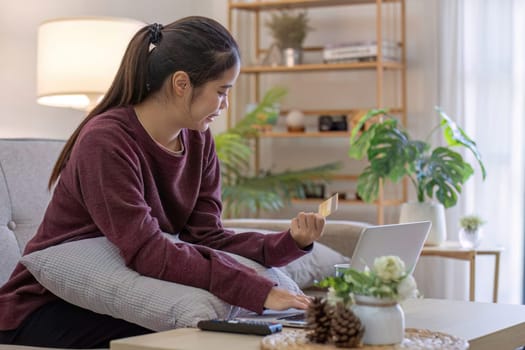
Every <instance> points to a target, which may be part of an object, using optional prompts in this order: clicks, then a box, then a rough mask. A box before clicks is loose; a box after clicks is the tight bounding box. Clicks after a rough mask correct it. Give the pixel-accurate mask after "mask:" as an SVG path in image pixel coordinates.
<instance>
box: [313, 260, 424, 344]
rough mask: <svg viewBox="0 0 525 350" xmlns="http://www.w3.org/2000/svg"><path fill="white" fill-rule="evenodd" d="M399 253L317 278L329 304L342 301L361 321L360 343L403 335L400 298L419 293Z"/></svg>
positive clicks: (395, 340) (388, 341)
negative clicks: (362, 326) (338, 274)
mask: <svg viewBox="0 0 525 350" xmlns="http://www.w3.org/2000/svg"><path fill="white" fill-rule="evenodd" d="M407 271H409V270H407V269H406V267H405V263H404V262H403V260H401V259H400V258H399V257H398V256H392V255H388V256H381V257H378V258H376V259H374V264H373V266H372V268H368V267H367V268H365V270H364V271H358V270H355V269H352V268H349V269H344V270H343V271H342V274H341V275H340V276H333V277H328V278H325V279H324V280H322V281H321V282H319V286H320V287H328V293H327V300H328V301H329V303H331V304H332V305H335V304H337V303H343V304H345V305H347V306H349V305H352V303H353V305H352V306H351V308H352V311H353V312H354V313H355V314H356V315H357V317H359V319H360V320H361V323H362V324H363V325H364V336H363V343H364V344H369V345H387V344H398V343H401V342H402V341H403V339H404V332H405V316H404V312H403V309H402V308H401V306H400V305H399V302H400V301H403V300H405V299H407V298H415V297H418V296H419V292H418V290H417V285H416V281H415V280H414V277H413V276H412V274H411V273H409V272H407Z"/></svg>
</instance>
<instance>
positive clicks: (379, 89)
mask: <svg viewBox="0 0 525 350" xmlns="http://www.w3.org/2000/svg"><path fill="white" fill-rule="evenodd" d="M385 4H398V5H399V9H398V11H399V15H398V16H399V26H400V28H399V29H400V38H399V39H396V43H397V45H398V46H399V48H400V51H401V55H400V60H399V61H392V60H388V59H385V58H383V55H382V45H378V47H377V59H376V60H374V61H364V62H348V63H323V62H319V63H306V64H298V65H295V66H292V67H288V66H284V65H282V66H281V65H279V66H262V65H248V66H244V67H242V68H241V74H243V75H247V76H251V79H252V84H251V86H252V88H251V89H252V90H253V91H251V92H250V93H251V94H252V95H253V96H256V98H260V97H261V91H260V85H261V84H260V83H261V82H260V78H261V75H263V74H309V73H311V72H321V73H322V72H330V71H341V72H352V71H370V74H371V75H373V76H374V78H371V80H370V81H374V82H375V90H376V91H375V95H376V96H375V104H374V105H371V106H365V107H363V106H360V107H362V108H360V109H361V110H363V109H370V108H388V109H389V110H390V111H391V112H392V113H394V114H397V115H399V119H400V122H401V123H402V124H403V125H406V47H405V45H406V44H405V43H406V33H405V11H406V9H405V0H280V1H260V0H252V1H250V2H244V1H235V0H229V2H228V26H229V28H230V30H231V31H232V33H233V34H234V35H236V34H238V33H236V31H235V29H234V15H236V14H242V13H243V12H244V13H246V12H248V13H250V15H251V16H252V19H253V20H252V21H251V23H252V25H253V29H252V30H250V32H251V33H249V34H248V35H251V38H253V40H251V41H250V42H251V43H252V46H253V47H252V49H253V50H254V54H255V57H261V55H263V54H264V53H266V52H267V51H268V49H267V48H263V47H261V35H262V33H261V28H262V26H263V23H262V21H261V14H262V12H265V11H273V10H286V9H310V8H312V9H313V8H326V7H335V6H355V5H368V6H375V22H376V23H375V31H376V33H375V34H376V35H375V42H376V43H382V42H383V23H382V22H383V5H385ZM236 24H237V23H236ZM238 31H239V32H241V31H242V30H241V29H238ZM243 34H244V35H246V33H243ZM322 49H323V48H322V47H305V48H304V51H306V52H308V51H321V50H322ZM385 71H393V72H398V73H399V75H400V84H399V85H400V86H399V87H398V88H397V90H396V91H399V96H400V102H399V105H395V106H385V105H384V89H385V81H384V79H385V76H384V75H385ZM372 79H373V80H372ZM349 107H350V108H348V110H347V111H349V113H344V112H343V113H333V115H339V114H350V111H355V110H357V108H355V107H354V108H352V106H349ZM329 110H330V109H329V108H325V109H321V108H317V109H316V110H308V109H302V112H303V113H304V114H305V116H309V115H316V114H317V115H322V114H331V113H330V112H329ZM327 111H328V113H322V112H327ZM333 111H338V112H341V111H343V110H341V109H333ZM344 111H346V110H344ZM228 117H229V118H228V122H227V126H228V127H231V126H232V125H233V122H232V120H231V116H230V114H229V115H228ZM349 128H350V125H349ZM349 136H350V131H334V132H311V131H308V132H303V133H301V132H281V131H266V132H263V133H261V134H260V136H259V138H257V139H256V142H255V148H256V157H255V158H256V159H255V165H254V166H255V170H256V171H259V167H260V162H259V157H260V156H259V149H260V140H261V139H272V138H273V139H282V138H291V139H293V138H327V139H328V138H331V139H334V138H348V137H349ZM339 177H340V178H345V179H344V181H354V182H355V180H356V179H357V174H341V176H339ZM402 192H403V194H402V198H400V199H386V198H385V196H384V191H383V186H381V190H380V195H379V198H378V200H377V201H376V202H375V203H370V204H368V203H364V202H362V201H359V200H344V201H341V203H343V204H348V205H375V206H376V208H377V215H376V217H377V219H376V221H377V224H383V223H384V209H385V207H387V206H394V205H399V204H401V203H403V202H405V201H406V200H407V185H406V181H404V182H403V191H402ZM294 202H296V203H300V202H301V200H297V201H294Z"/></svg>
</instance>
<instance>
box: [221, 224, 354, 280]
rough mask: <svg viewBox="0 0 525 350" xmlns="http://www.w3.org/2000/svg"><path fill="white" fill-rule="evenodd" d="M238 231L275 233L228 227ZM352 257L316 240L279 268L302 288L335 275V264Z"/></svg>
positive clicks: (344, 262) (345, 262)
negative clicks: (298, 255) (302, 253)
mask: <svg viewBox="0 0 525 350" xmlns="http://www.w3.org/2000/svg"><path fill="white" fill-rule="evenodd" d="M228 229H229V230H232V231H234V232H236V233H240V232H247V231H257V232H260V233H265V234H268V233H275V231H269V230H259V229H257V230H255V229H250V228H243V227H235V228H228ZM349 262H350V259H349V258H348V257H346V256H344V255H342V254H340V253H338V252H336V251H335V250H333V249H332V248H330V247H327V246H326V245H324V244H322V243H319V242H315V243H314V247H313V249H312V251H311V252H310V253H309V254H306V255H304V256H302V257H300V258H299V259H297V260H294V261H292V262H291V263H289V264H288V265H286V266H283V267H280V268H279V269H280V270H281V271H283V272H284V273H285V274H287V275H288V276H289V277H290V278H291V279H293V280H294V281H295V283H297V285H298V286H299V287H300V288H307V287H311V286H313V285H314V284H315V283H316V282H318V281H321V280H322V279H324V278H325V277H329V276H333V275H334V274H335V267H334V265H335V264H348V263H349Z"/></svg>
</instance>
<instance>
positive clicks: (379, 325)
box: [352, 295, 405, 345]
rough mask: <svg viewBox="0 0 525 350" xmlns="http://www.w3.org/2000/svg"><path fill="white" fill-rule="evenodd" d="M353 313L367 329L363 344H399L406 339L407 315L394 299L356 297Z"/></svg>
mask: <svg viewBox="0 0 525 350" xmlns="http://www.w3.org/2000/svg"><path fill="white" fill-rule="evenodd" d="M352 311H353V312H354V314H355V315H356V316H357V317H359V319H360V320H361V323H362V324H363V325H364V327H365V333H364V335H363V344H365V345H391V344H399V343H401V342H402V341H403V339H404V337H405V313H404V311H403V309H402V308H401V305H399V303H398V302H397V301H395V300H393V299H382V298H376V297H371V296H364V295H356V296H355V304H354V305H353V306H352Z"/></svg>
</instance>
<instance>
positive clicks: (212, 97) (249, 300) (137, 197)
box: [0, 17, 324, 348]
mask: <svg viewBox="0 0 525 350" xmlns="http://www.w3.org/2000/svg"><path fill="white" fill-rule="evenodd" d="M239 69H240V59H239V50H238V47H237V44H236V43H235V41H234V39H233V38H232V37H231V35H230V34H229V33H228V31H227V30H226V29H225V28H224V27H223V26H221V25H220V24H219V23H217V22H215V21H214V20H211V19H208V18H203V17H188V18H184V19H181V20H178V21H176V22H174V23H172V24H170V25H167V26H166V27H163V26H161V25H159V24H152V25H149V26H146V27H144V28H142V29H141V30H140V31H139V32H138V33H137V34H136V35H135V36H134V38H133V39H132V40H131V42H130V44H129V46H128V49H127V51H126V53H125V55H124V58H123V60H122V64H121V66H120V68H119V71H118V73H117V75H116V77H115V80H114V82H113V84H112V86H111V88H110V89H109V91H108V93H107V94H106V96H105V97H104V99H103V100H102V101H101V102H100V103H99V104H98V105H97V106H96V107H95V109H94V110H93V111H92V112H91V113H89V115H88V116H87V117H86V119H85V120H84V121H83V122H82V123H81V124H80V126H79V127H78V128H77V129H76V130H75V132H74V133H73V135H72V136H71V138H70V139H69V140H68V142H67V143H66V145H65V147H64V149H63V150H62V153H61V155H60V157H59V159H58V161H57V163H56V165H55V168H54V170H53V173H52V175H51V178H50V181H49V186H50V188H51V187H52V186H54V185H55V184H56V187H55V189H54V193H53V197H52V199H51V201H50V203H49V206H48V208H47V210H46V213H45V216H44V219H43V221H42V223H41V225H40V227H39V229H38V231H37V233H36V235H35V236H34V238H33V239H32V240H31V241H30V242H29V243H28V245H27V247H26V250H25V253H26V254H28V253H31V252H33V251H35V250H40V249H44V248H47V247H49V246H52V245H56V244H60V243H62V242H65V241H71V240H79V239H85V238H91V237H97V236H102V235H104V236H106V237H107V239H108V240H109V241H111V242H112V243H113V244H114V245H116V246H117V247H118V248H119V250H120V252H121V255H122V256H123V257H124V259H125V261H126V264H127V265H128V266H129V267H130V268H132V269H134V270H136V271H137V272H139V273H140V274H142V275H145V276H149V277H154V278H158V279H163V280H167V281H173V282H177V283H181V284H186V285H190V286H194V287H199V288H203V289H206V290H209V291H210V292H211V293H213V294H215V295H216V296H218V297H219V298H221V299H223V300H225V301H226V302H228V303H231V304H234V305H238V306H241V307H244V308H247V309H250V310H253V311H256V312H262V311H263V309H264V308H269V309H276V310H282V309H287V308H290V307H294V308H300V309H304V308H306V307H307V306H308V304H309V299H308V298H307V297H305V296H303V295H295V294H293V293H291V292H289V291H287V290H284V289H280V288H277V287H275V286H274V284H273V282H272V281H269V280H267V279H265V278H263V277H260V276H258V275H257V274H255V273H254V272H253V271H252V270H251V269H248V268H246V267H244V266H242V265H240V264H239V263H237V262H236V261H235V260H233V259H232V258H230V257H228V256H227V255H226V254H221V253H217V252H216V251H214V249H217V250H224V251H228V252H232V253H236V254H239V255H243V256H245V257H248V258H251V259H253V260H256V261H258V262H260V263H261V264H264V265H266V266H281V265H285V264H287V263H289V262H290V261H292V260H294V259H296V258H298V257H300V256H302V255H304V254H305V253H307V252H308V251H309V250H310V249H311V245H312V243H313V242H314V241H315V240H316V239H318V238H319V237H320V236H321V234H322V231H323V227H324V219H323V218H322V217H321V216H320V215H318V214H314V213H308V214H307V213H300V214H299V215H298V216H297V217H295V218H294V219H293V220H292V221H291V228H290V230H288V231H286V232H282V233H279V234H275V235H263V234H259V233H254V232H250V233H242V234H233V233H232V232H230V231H227V230H224V229H223V227H222V224H221V221H220V215H221V209H222V206H221V201H220V171H219V162H218V159H217V155H216V153H215V149H214V143H213V138H212V135H211V133H210V131H209V129H208V127H209V124H210V123H212V122H213V121H214V119H215V118H217V117H218V116H219V115H220V113H221V112H222V111H223V110H224V109H226V108H227V107H228V99H227V98H228V93H229V91H230V89H231V88H232V86H233V85H234V83H235V81H236V79H237V76H238V74H239ZM162 232H171V233H178V234H179V237H180V238H181V239H182V240H184V241H186V242H189V243H193V245H188V244H174V243H171V242H170V241H169V240H168V239H166V238H165V237H164V236H163V235H162ZM212 271H213V273H212ZM148 332H150V330H148V329H145V328H142V327H139V326H137V325H135V324H131V323H128V322H126V321H124V320H118V319H114V318H112V317H110V316H107V315H100V314H97V313H94V312H91V311H89V310H84V309H81V308H78V307H76V306H74V305H71V304H68V303H67V302H65V301H63V300H60V299H58V298H57V297H56V296H54V295H52V294H51V293H50V292H49V291H47V290H46V289H45V288H44V287H42V286H41V285H40V284H38V282H37V281H36V280H35V279H34V278H33V276H32V275H31V274H30V273H29V272H28V271H27V270H26V269H25V267H24V266H22V265H21V264H18V266H17V267H16V269H15V271H14V272H13V275H12V276H11V278H10V280H9V281H8V282H7V283H6V285H4V286H3V287H2V289H0V343H2V342H3V343H10V344H23V345H38V346H53V347H84V348H90V347H107V346H108V344H109V341H110V340H111V339H115V338H122V337H127V336H133V335H139V334H144V333H148Z"/></svg>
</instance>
